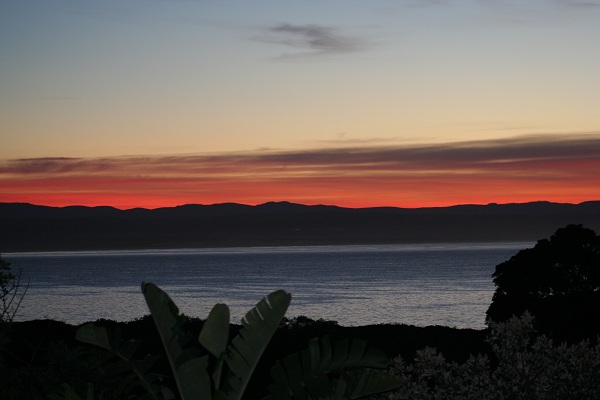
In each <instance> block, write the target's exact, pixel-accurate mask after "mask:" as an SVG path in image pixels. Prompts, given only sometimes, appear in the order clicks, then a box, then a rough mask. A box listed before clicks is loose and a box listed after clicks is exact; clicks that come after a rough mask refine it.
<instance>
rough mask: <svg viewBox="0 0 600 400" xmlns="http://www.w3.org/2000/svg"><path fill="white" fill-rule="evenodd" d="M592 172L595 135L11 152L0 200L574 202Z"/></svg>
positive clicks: (1, 173)
mask: <svg viewBox="0 0 600 400" xmlns="http://www.w3.org/2000/svg"><path fill="white" fill-rule="evenodd" d="M598 170H600V134H589V135H563V136H556V135H541V136H522V137H516V138H509V139H500V140H486V141H471V142H461V143H447V144H431V145H420V146H417V145H410V146H409V145H405V146H396V147H368V146H356V147H352V148H329V149H316V150H303V151H288V152H284V151H260V152H254V153H223V154H208V155H206V154H200V155H173V156H148V157H140V156H138V157H112V158H98V159H83V158H43V159H19V160H10V161H4V162H0V181H2V182H3V185H2V186H3V188H2V189H0V201H14V199H15V198H16V197H15V196H16V195H18V194H19V193H21V194H22V195H23V194H27V193H29V194H30V195H33V194H36V195H40V196H41V195H42V194H44V193H45V194H46V195H49V194H51V193H54V195H56V194H57V193H62V194H63V195H64V194H65V193H71V192H72V193H75V194H76V195H78V196H81V193H82V192H84V193H88V194H89V196H93V195H94V193H95V194H96V195H98V196H100V195H101V194H104V195H106V194H107V193H112V194H113V195H114V196H115V197H119V196H126V195H129V196H133V195H135V196H137V197H136V198H138V197H139V199H138V200H136V201H138V203H136V204H138V205H139V202H140V201H142V200H140V199H142V198H144V196H145V197H146V199H153V200H152V201H154V202H156V199H158V198H163V200H164V199H165V198H169V199H172V200H171V201H172V203H174V204H182V203H185V202H195V203H210V202H227V201H234V202H242V203H255V204H256V203H260V202H264V201H269V200H278V199H280V200H291V201H297V202H304V203H317V202H321V203H333V204H340V205H350V206H364V205H386V204H387V205H404V206H407V205H408V206H410V205H414V204H420V205H426V204H438V205H439V204H445V205H451V204H458V203H466V202H469V203H482V202H502V199H511V200H510V201H519V200H523V201H532V200H554V201H567V200H570V201H571V202H575V201H583V200H589V199H600V187H598V185H597V176H596V175H597V171H598ZM74 196H75V195H74ZM10 199H12V200H10ZM144 204H146V203H144ZM161 204H162V203H161ZM174 204H172V205H174Z"/></svg>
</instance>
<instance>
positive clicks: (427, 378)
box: [0, 225, 600, 400]
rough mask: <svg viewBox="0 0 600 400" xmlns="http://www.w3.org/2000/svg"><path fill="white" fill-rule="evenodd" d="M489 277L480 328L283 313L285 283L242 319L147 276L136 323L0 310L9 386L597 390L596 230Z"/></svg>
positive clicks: (551, 393)
mask: <svg viewBox="0 0 600 400" xmlns="http://www.w3.org/2000/svg"><path fill="white" fill-rule="evenodd" d="M4 272H5V273H8V274H10V275H6V274H5V276H9V277H12V278H13V279H14V275H12V274H11V273H10V270H5V271H4ZM494 283H495V284H496V293H495V294H494V299H493V301H492V304H491V305H490V309H489V310H488V320H487V323H488V328H487V329H486V330H482V331H477V330H469V329H463V330H459V329H451V328H446V327H426V328H417V327H410V326H405V325H376V326H366V327H341V326H339V325H338V324H337V323H335V322H332V321H323V320H318V321H314V320H310V319H308V318H306V317H296V318H292V319H286V318H285V317H284V314H285V311H286V309H287V306H288V305H289V301H290V296H289V294H287V293H285V292H282V291H278V292H274V293H272V294H271V295H269V296H268V297H267V298H266V299H263V301H261V302H260V303H258V304H257V306H256V307H255V308H254V309H253V310H251V311H250V312H249V313H248V314H247V315H246V318H245V319H244V320H243V321H242V325H233V324H230V321H229V313H228V308H227V307H226V306H225V305H216V306H215V308H214V309H213V311H212V312H211V313H210V314H209V316H208V318H207V319H206V320H198V319H190V318H186V317H185V316H183V315H181V314H180V313H179V311H178V309H177V307H176V306H175V304H174V303H173V302H172V301H171V299H170V298H169V297H168V295H167V294H166V293H164V292H163V291H162V290H160V289H159V288H157V287H156V286H154V285H152V284H143V285H142V291H143V294H144V296H145V298H146V301H147V303H148V307H149V310H150V312H151V315H152V317H149V316H148V317H144V318H141V319H139V320H136V321H131V322H129V323H116V322H114V321H96V323H95V324H85V325H83V326H80V327H75V326H71V325H67V324H63V323H59V322H56V321H29V322H22V323H15V322H12V318H11V320H10V321H9V320H4V321H0V328H1V331H0V334H1V336H0V339H1V341H0V346H2V347H0V357H1V358H0V380H1V381H0V385H1V387H2V392H1V398H2V399H5V398H6V399H47V398H51V399H68V400H78V399H89V400H91V399H129V398H136V399H137V398H153V399H171V398H180V399H210V398H215V399H226V398H231V399H239V398H242V397H243V398H247V399H255V398H256V399H258V398H263V397H265V396H269V395H270V396H272V397H273V398H278V399H286V398H289V399H292V398H294V399H296V398H297V399H304V398H306V399H319V398H327V399H337V398H339V399H343V398H359V397H365V396H367V397H368V396H372V397H373V398H377V399H417V400H419V399H484V400H486V399H494V400H495V399H498V400H500V399H540V400H546V399H600V345H599V337H598V335H599V334H600V313H598V312H596V311H597V310H598V308H599V307H600V297H599V296H600V236H597V235H596V234H595V233H594V232H593V231H590V230H588V229H585V228H583V227H581V226H579V225H570V226H567V227H566V228H562V229H559V230H558V231H557V232H556V233H555V234H554V235H553V236H552V237H551V238H550V239H544V240H541V241H539V242H538V243H537V245H536V246H535V247H534V248H533V249H527V250H523V251H521V252H519V253H518V254H517V255H515V256H514V257H512V258H511V259H510V260H508V261H507V262H505V263H502V264H500V265H499V266H498V267H497V268H496V272H495V274H494ZM13 317H14V314H13ZM317 337H320V339H315V338H317ZM76 338H77V339H78V340H75V339H76ZM349 338H351V339H349ZM367 342H370V343H375V344H376V345H377V347H378V348H380V350H377V349H375V348H373V347H372V346H369V345H368V344H367ZM390 360H391V361H390ZM377 393H382V394H377Z"/></svg>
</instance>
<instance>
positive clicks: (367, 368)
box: [54, 283, 403, 400]
mask: <svg viewBox="0 0 600 400" xmlns="http://www.w3.org/2000/svg"><path fill="white" fill-rule="evenodd" d="M142 292H143V293H144V297H145V298H146V303H147V304H148V308H149V309H150V313H151V315H152V317H153V319H154V322H155V324H156V327H157V329H158V332H159V335H160V337H161V340H162V344H163V347H164V350H165V353H166V355H167V359H168V361H169V364H170V367H171V371H172V374H173V378H174V381H175V383H176V385H177V392H178V393H179V398H181V399H182V400H186V399H187V400H191V399H241V398H242V396H243V395H244V392H245V389H246V386H247V384H248V382H249V380H250V377H251V375H252V373H253V371H254V369H255V368H256V366H257V365H258V362H259V359H260V358H261V356H262V354H263V352H264V350H265V349H266V347H267V344H268V343H269V341H270V340H271V338H272V336H273V335H274V333H275V331H276V330H277V329H278V328H279V327H280V324H281V322H282V320H283V318H284V315H285V312H286V311H287V308H288V306H289V304H290V301H291V295H290V294H288V293H286V292H284V291H282V290H278V291H275V292H273V293H271V294H270V295H269V296H267V297H266V298H264V299H263V300H261V301H260V302H259V303H258V304H257V305H256V307H254V308H253V309H252V310H250V311H249V312H248V313H247V314H246V316H245V317H244V318H243V319H242V327H241V329H240V330H239V332H238V333H237V335H236V336H235V337H233V339H232V340H231V341H229V338H230V332H229V328H230V321H229V308H228V307H227V306H226V305H225V304H217V305H215V306H214V307H213V309H212V310H211V312H210V313H209V316H208V318H207V319H206V321H205V322H204V324H203V326H202V329H201V331H200V334H199V336H198V343H199V344H200V346H201V348H198V347H194V346H192V343H191V342H192V341H191V338H192V335H191V332H190V331H189V330H187V329H186V328H185V324H186V318H185V317H184V316H183V315H181V314H180V313H179V309H178V308H177V306H176V305H175V303H174V302H173V301H172V300H171V299H170V298H169V296H168V295H167V294H166V293H165V292H164V291H162V290H161V289H160V288H158V287H157V286H156V285H154V284H152V283H143V284H142ZM77 338H78V340H80V341H82V342H85V343H89V344H93V345H96V346H99V347H102V348H104V349H106V350H109V351H111V352H112V353H113V354H114V355H116V356H117V357H118V358H119V359H120V366H121V367H120V368H121V371H122V372H127V371H128V372H127V375H126V378H125V379H124V381H123V385H122V387H121V388H120V389H119V390H118V393H120V394H123V393H124V394H127V393H130V388H131V386H132V384H134V383H138V385H139V386H141V387H143V388H144V389H145V391H146V394H145V395H144V396H145V397H146V398H150V399H171V398H174V393H173V391H170V390H169V389H168V388H167V387H166V386H165V385H163V384H162V382H161V381H160V376H159V375H157V374H154V373H151V372H150V368H151V367H152V365H153V364H154V362H155V359H154V358H152V357H148V358H145V359H144V360H134V359H133V355H134V353H135V350H136V348H137V343H136V342H135V341H134V342H132V341H127V342H123V341H122V340H120V339H119V337H118V336H117V335H114V334H112V333H110V332H109V331H108V330H107V329H106V328H105V327H99V326H95V325H93V324H85V325H83V326H81V327H80V328H79V329H78V331H77ZM388 365H389V359H388V358H387V357H386V356H385V354H384V353H382V352H381V351H379V350H376V349H374V348H371V347H368V346H367V343H366V341H364V340H352V341H349V340H342V341H336V342H334V343H332V342H331V341H330V340H329V338H323V339H321V341H320V342H319V341H317V340H316V339H315V340H312V341H311V342H310V343H309V348H308V350H306V351H304V352H302V353H297V354H293V355H291V356H288V357H287V358H286V359H285V360H284V361H282V362H281V363H278V364H276V365H275V367H273V369H272V376H273V378H274V380H275V383H274V384H273V385H272V388H271V394H272V396H273V397H275V398H284V399H291V398H313V399H318V398H328V399H329V398H332V399H346V398H348V399H354V398H359V397H364V396H366V395H369V394H373V393H381V392H384V391H389V390H392V389H396V388H398V387H399V386H400V385H401V384H402V383H403V380H401V379H400V378H397V377H394V376H391V375H389V374H388V373H387V372H382V371H375V370H374V369H377V368H378V369H383V368H385V367H387V366H388ZM101 396H102V393H101ZM296 396H298V397H296ZM87 398H88V399H90V400H91V399H94V398H95V393H94V388H93V387H90V388H89V389H88V394H87ZM54 399H66V400H71V399H74V400H76V399H79V397H78V395H77V393H75V392H74V390H73V388H72V387H71V386H69V385H63V387H62V392H61V394H57V395H55V396H54Z"/></svg>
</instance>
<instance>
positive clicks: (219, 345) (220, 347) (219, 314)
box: [198, 304, 229, 358]
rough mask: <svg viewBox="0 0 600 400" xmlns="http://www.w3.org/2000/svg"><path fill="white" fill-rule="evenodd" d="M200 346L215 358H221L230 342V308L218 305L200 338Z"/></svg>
mask: <svg viewBox="0 0 600 400" xmlns="http://www.w3.org/2000/svg"><path fill="white" fill-rule="evenodd" d="M198 341H199V342H200V344H201V345H202V346H203V347H204V348H205V349H206V350H208V351H209V352H210V354H212V355H213V356H215V357H217V358H219V357H221V355H222V354H223V353H224V352H225V349H226V348H227V342H228V341H229V307H227V305H225V304H216V305H215V306H214V307H213V308H212V310H211V311H210V313H209V314H208V318H206V321H205V322H204V326H203V327H202V330H201V331H200V335H199V336H198Z"/></svg>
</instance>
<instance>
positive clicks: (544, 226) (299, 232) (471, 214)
mask: <svg viewBox="0 0 600 400" xmlns="http://www.w3.org/2000/svg"><path fill="white" fill-rule="evenodd" d="M567 224H582V225H584V226H585V227H588V228H591V229H594V230H596V231H600V201H588V202H583V203H580V204H565V203H551V202H532V203H521V204H516V203H515V204H488V205H458V206H452V207H436V208H395V207H374V208H356V209H353V208H343V207H337V206H325V205H315V206H306V205H301V204H294V203H289V202H268V203H265V204H260V205H257V206H249V205H243V204H235V203H224V204H214V205H198V204H189V205H182V206H177V207H169V208H157V209H152V210H150V209H142V208H134V209H129V210H119V209H116V208H113V207H106V206H104V207H83V206H69V207H47V206H38V205H32V204H27V203H0V251H1V252H3V253H6V252H19V251H60V250H108V249H113V250H121V249H168V248H211V247H232V246H236V247H237V246H288V245H302V246H308V245H335V244H393V243H456V242H532V243H534V242H535V241H536V240H538V239H540V238H544V237H548V236H550V235H551V234H552V233H553V232H554V231H556V229H557V228H560V227H562V226H565V225H567Z"/></svg>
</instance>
